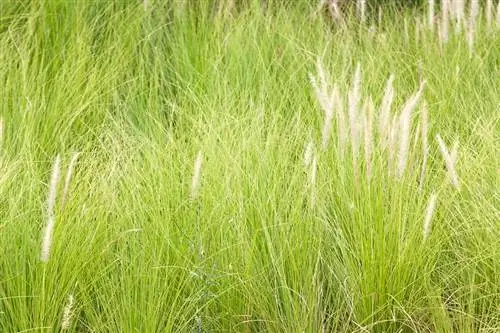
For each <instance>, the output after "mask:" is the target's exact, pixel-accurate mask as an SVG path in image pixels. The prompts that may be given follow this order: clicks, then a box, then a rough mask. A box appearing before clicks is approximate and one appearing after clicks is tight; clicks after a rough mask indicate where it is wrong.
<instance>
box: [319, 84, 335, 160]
mask: <svg viewBox="0 0 500 333" xmlns="http://www.w3.org/2000/svg"><path fill="white" fill-rule="evenodd" d="M336 95H337V88H334V89H333V91H332V95H331V96H332V97H331V98H330V99H329V100H330V102H329V106H330V107H329V108H328V109H325V122H324V124H323V130H322V132H321V137H322V148H323V150H326V148H327V147H328V140H330V132H331V129H332V121H333V107H334V105H335V104H334V102H333V101H335V98H336V97H335V96H336Z"/></svg>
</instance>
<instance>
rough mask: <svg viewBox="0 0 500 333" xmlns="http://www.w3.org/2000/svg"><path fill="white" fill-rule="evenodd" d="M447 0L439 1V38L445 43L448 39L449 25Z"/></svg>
mask: <svg viewBox="0 0 500 333" xmlns="http://www.w3.org/2000/svg"><path fill="white" fill-rule="evenodd" d="M448 1H449V0H442V2H441V14H442V16H441V22H440V24H441V29H440V34H439V37H440V40H441V42H443V43H446V42H447V41H448V25H449V16H448V14H449V13H448V11H449V4H448Z"/></svg>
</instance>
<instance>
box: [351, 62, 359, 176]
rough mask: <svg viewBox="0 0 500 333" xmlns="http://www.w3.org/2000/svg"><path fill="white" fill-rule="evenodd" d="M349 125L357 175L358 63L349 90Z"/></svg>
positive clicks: (355, 174)
mask: <svg viewBox="0 0 500 333" xmlns="http://www.w3.org/2000/svg"><path fill="white" fill-rule="evenodd" d="M348 99H349V127H350V130H351V146H352V162H353V167H354V176H355V178H356V177H357V172H358V171H357V170H358V154H359V144H360V142H359V141H360V138H359V136H360V135H359V119H358V118H359V102H360V99H361V66H360V65H359V64H358V65H357V67H356V72H355V74H354V79H353V84H352V89H351V91H350V92H349V96H348Z"/></svg>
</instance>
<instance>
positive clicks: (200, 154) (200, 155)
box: [191, 150, 203, 200]
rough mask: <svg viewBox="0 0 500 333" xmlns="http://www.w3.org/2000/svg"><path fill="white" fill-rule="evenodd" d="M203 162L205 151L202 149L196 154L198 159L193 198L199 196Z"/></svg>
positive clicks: (192, 192)
mask: <svg viewBox="0 0 500 333" xmlns="http://www.w3.org/2000/svg"><path fill="white" fill-rule="evenodd" d="M202 162H203V152H202V151H201V150H200V151H199V152H198V155H196V160H195V162H194V168H193V179H192V182H191V200H195V199H196V198H197V197H198V192H199V187H200V178H201V164H202Z"/></svg>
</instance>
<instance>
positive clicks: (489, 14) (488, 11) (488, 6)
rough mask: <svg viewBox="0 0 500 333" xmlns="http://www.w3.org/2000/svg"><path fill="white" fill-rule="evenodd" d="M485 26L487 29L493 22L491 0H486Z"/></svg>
mask: <svg viewBox="0 0 500 333" xmlns="http://www.w3.org/2000/svg"><path fill="white" fill-rule="evenodd" d="M485 11H486V26H487V27H488V29H491V25H492V22H493V16H492V15H493V0H486V8H485Z"/></svg>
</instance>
